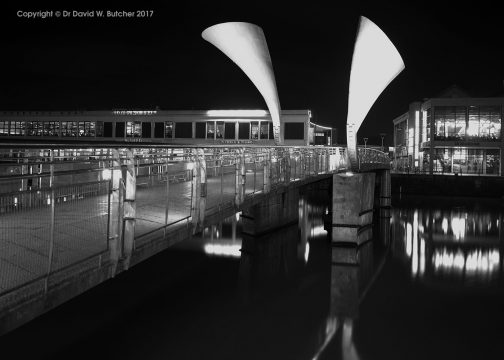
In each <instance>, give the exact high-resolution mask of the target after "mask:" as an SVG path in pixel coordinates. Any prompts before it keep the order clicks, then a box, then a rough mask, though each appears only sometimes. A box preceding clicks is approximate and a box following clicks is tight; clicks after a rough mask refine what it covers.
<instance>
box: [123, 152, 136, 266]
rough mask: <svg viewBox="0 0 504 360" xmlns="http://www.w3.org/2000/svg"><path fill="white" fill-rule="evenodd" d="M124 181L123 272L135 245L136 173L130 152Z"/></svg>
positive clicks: (127, 154) (127, 153)
mask: <svg viewBox="0 0 504 360" xmlns="http://www.w3.org/2000/svg"><path fill="white" fill-rule="evenodd" d="M126 157H127V160H126V169H125V170H126V171H125V172H126V179H125V180H126V181H125V184H124V185H125V189H124V190H125V191H124V204H123V221H124V232H123V257H124V270H128V268H129V264H130V261H131V254H132V252H133V246H134V243H135V219H136V203H135V198H136V172H135V158H134V156H133V152H132V151H131V150H127V151H126Z"/></svg>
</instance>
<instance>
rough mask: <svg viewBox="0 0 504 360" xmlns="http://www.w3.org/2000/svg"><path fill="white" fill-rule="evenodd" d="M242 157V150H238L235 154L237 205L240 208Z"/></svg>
mask: <svg viewBox="0 0 504 360" xmlns="http://www.w3.org/2000/svg"><path fill="white" fill-rule="evenodd" d="M241 163H242V157H241V154H240V150H239V149H237V150H236V153H235V205H236V206H240V204H241V203H242V196H241V194H242V185H243V184H242V179H241V173H242V164H241Z"/></svg>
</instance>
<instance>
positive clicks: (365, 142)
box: [364, 137, 368, 149]
mask: <svg viewBox="0 0 504 360" xmlns="http://www.w3.org/2000/svg"><path fill="white" fill-rule="evenodd" d="M367 141H368V138H367V137H365V138H364V149H365V148H367V146H366V144H367Z"/></svg>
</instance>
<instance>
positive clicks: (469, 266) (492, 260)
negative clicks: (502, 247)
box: [432, 248, 500, 275]
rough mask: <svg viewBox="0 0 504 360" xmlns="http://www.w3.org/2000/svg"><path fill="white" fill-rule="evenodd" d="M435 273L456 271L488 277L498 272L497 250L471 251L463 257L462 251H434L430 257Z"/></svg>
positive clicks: (444, 249) (498, 258)
mask: <svg viewBox="0 0 504 360" xmlns="http://www.w3.org/2000/svg"><path fill="white" fill-rule="evenodd" d="M432 262H433V264H434V269H435V270H436V271H440V270H443V271H456V272H459V273H462V272H464V271H465V273H466V274H467V275H488V274H490V273H494V272H498V271H499V264H500V254H499V250H495V249H492V250H483V251H482V250H473V251H471V252H469V253H468V254H467V256H464V253H463V252H462V250H460V249H459V250H457V251H456V252H454V251H449V250H447V249H446V248H443V249H442V250H436V251H435V252H434V254H433V256H432Z"/></svg>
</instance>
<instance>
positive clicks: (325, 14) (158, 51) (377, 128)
mask: <svg viewBox="0 0 504 360" xmlns="http://www.w3.org/2000/svg"><path fill="white" fill-rule="evenodd" d="M181 3H182V4H180V3H179V4H177V5H174V3H173V2H170V1H165V2H163V3H162V5H161V4H154V5H153V4H149V5H147V4H145V3H144V2H138V4H136V5H132V4H131V3H125V4H123V5H122V6H118V5H115V6H108V5H104V4H103V3H101V4H92V3H90V2H89V3H85V5H82V4H81V5H79V6H77V5H71V3H70V2H67V3H66V4H63V5H55V4H49V3H45V2H43V1H41V2H38V4H37V5H26V4H25V5H23V4H22V3H18V4H16V5H9V6H7V5H2V7H1V9H0V12H1V14H0V21H1V29H0V30H1V31H0V49H1V57H2V61H1V62H2V66H1V67H0V109H2V110H60V109H61V110H110V109H114V108H131V109H152V108H154V107H156V106H159V108H161V109H163V110H185V109H226V108H229V109H236V108H261V109H266V105H265V104H264V101H263V99H262V97H261V96H260V94H259V92H258V91H257V90H256V89H255V87H254V86H253V85H252V83H251V82H250V80H248V78H247V77H246V76H245V75H244V74H243V73H242V71H241V70H240V69H239V68H238V67H237V66H236V65H234V64H233V63H232V62H231V61H230V60H229V59H227V57H225V56H224V55H223V54H222V53H220V51H219V50H217V49H216V48H214V47H213V46H212V45H210V44H209V43H207V42H205V41H204V40H203V39H202V38H201V35H200V34H201V31H203V30H204V29H205V28H206V27H208V26H210V25H213V24H216V23H219V22H225V21H247V22H252V23H255V24H257V25H259V26H261V27H262V28H263V30H264V32H265V35H266V39H267V41H268V45H269V49H270V53H271V57H272V61H273V66H274V69H275V74H276V81H277V86H278V90H279V96H280V102H281V106H282V108H283V109H311V110H312V111H313V113H314V116H315V119H314V120H315V122H317V123H320V124H322V125H330V126H336V127H338V129H339V141H340V142H343V143H344V142H345V141H346V140H345V136H344V125H345V121H346V112H347V93H348V80H349V75H350V63H351V58H352V51H353V43H354V40H355V35H356V31H357V25H358V19H359V15H364V16H367V17H368V18H370V19H371V20H372V21H373V22H375V23H376V24H377V25H378V26H379V27H380V28H381V29H382V30H383V31H384V32H385V33H386V34H387V35H388V36H389V38H390V39H391V40H392V42H393V43H394V44H395V45H396V47H397V48H398V50H399V52H400V53H401V55H402V57H403V59H404V62H405V64H406V69H405V70H404V71H403V72H402V73H401V74H400V75H399V76H398V77H397V78H396V79H395V80H394V81H393V82H392V83H391V85H390V86H389V87H388V88H387V89H386V90H385V91H384V93H383V94H382V95H381V96H380V98H379V99H378V100H377V102H376V103H375V105H374V106H373V108H372V109H371V111H370V112H369V114H368V116H367V118H366V120H365V122H364V124H363V125H362V127H361V130H360V131H359V142H362V140H361V139H362V137H364V136H367V137H369V138H370V140H369V143H376V144H378V143H379V136H378V133H380V132H385V133H387V137H386V143H388V144H390V143H391V141H392V136H391V134H392V119H393V118H395V117H396V116H398V115H400V114H402V113H404V112H405V111H406V110H407V108H408V104H409V103H410V102H411V101H415V100H422V99H423V98H429V97H435V96H436V95H437V94H439V93H440V92H441V91H443V90H444V89H445V88H447V87H449V86H450V85H452V84H457V85H458V86H460V87H461V88H463V89H465V90H466V91H468V92H469V93H470V94H471V95H473V96H482V97H485V96H497V95H502V94H503V93H504V88H503V80H504V68H503V64H504V46H503V44H504V43H503V40H502V39H503V35H504V21H503V20H502V18H503V12H502V10H500V9H499V8H498V7H496V6H495V5H491V4H490V3H487V2H485V1H475V2H472V3H464V2H460V1H459V2H443V1H438V2H435V1H430V0H429V1H422V2H420V1H416V2H409V1H408V2H407V1H388V2H387V1H383V2H378V1H375V2H373V5H368V4H366V3H363V2H358V1H341V2H333V5H332V6H329V5H327V3H323V2H316V1H306V2H304V3H302V4H299V3H294V2H290V3H287V2H286V3H283V4H277V3H274V2H273V1H269V2H260V1H240V2H239V1H235V2H232V3H229V4H224V3H222V2H217V1H215V2H212V1H208V2H204V3H202V4H198V3H197V2H194V1H185V2H181ZM324 4H325V5H324ZM99 9H101V10H140V9H146V10H154V15H153V17H152V18H148V19H139V18H133V19H117V18H116V19H111V18H104V19H98V18H87V19H75V18H70V19H63V18H54V17H53V18H50V19H43V20H41V19H40V20H31V19H30V20H28V19H22V18H18V17H17V15H16V12H17V11H18V10H25V11H36V10H99Z"/></svg>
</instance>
